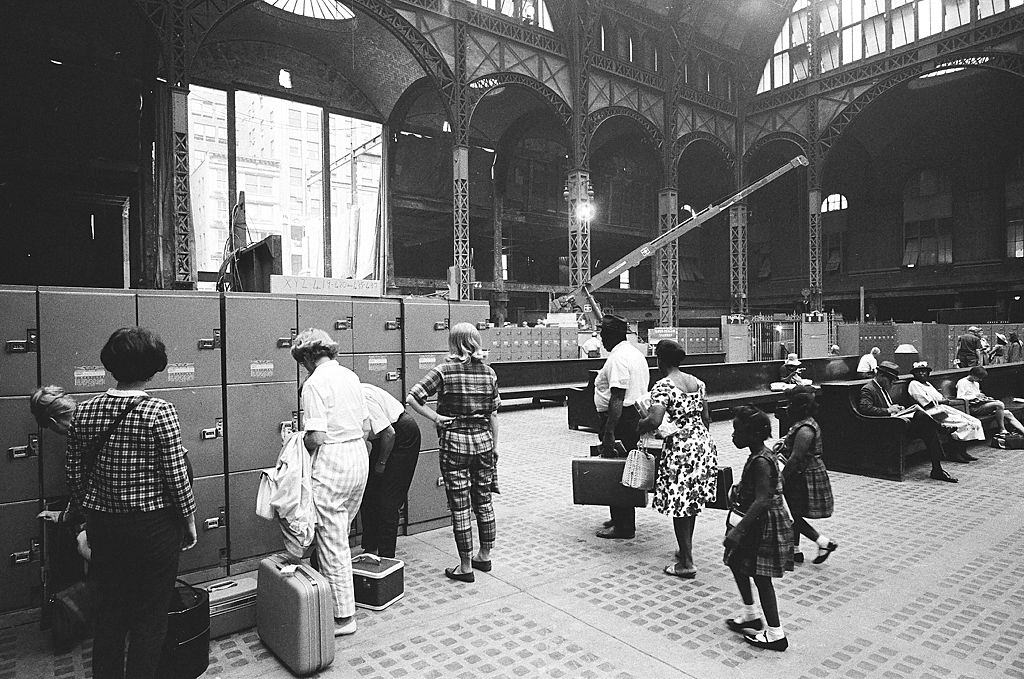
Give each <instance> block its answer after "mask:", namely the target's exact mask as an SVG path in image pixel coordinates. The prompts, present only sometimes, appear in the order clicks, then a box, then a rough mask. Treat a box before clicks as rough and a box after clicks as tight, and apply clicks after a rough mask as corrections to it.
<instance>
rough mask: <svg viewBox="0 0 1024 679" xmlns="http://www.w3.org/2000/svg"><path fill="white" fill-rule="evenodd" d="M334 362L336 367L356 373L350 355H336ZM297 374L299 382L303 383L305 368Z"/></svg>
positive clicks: (305, 375)
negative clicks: (336, 364)
mask: <svg viewBox="0 0 1024 679" xmlns="http://www.w3.org/2000/svg"><path fill="white" fill-rule="evenodd" d="M334 360H335V361H337V362H338V365H340V366H341V367H342V368H348V369H349V370H351V371H352V372H355V371H356V364H355V360H354V357H353V356H352V354H338V355H337V356H335V357H334ZM299 373H300V379H301V381H302V382H305V381H306V378H307V377H308V375H307V373H306V370H305V368H300V369H299Z"/></svg>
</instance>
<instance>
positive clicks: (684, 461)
mask: <svg viewBox="0 0 1024 679" xmlns="http://www.w3.org/2000/svg"><path fill="white" fill-rule="evenodd" d="M696 382H697V391H695V392H689V393H688V392H685V391H683V390H682V389H680V388H679V387H677V386H676V385H675V383H673V382H672V380H671V379H670V378H668V377H666V378H664V379H661V380H659V381H658V382H657V383H656V384H655V385H654V388H653V389H651V403H652V404H655V403H657V404H659V405H661V406H664V408H665V417H666V418H667V419H668V421H669V422H671V423H672V424H674V425H676V426H677V427H679V431H678V432H676V434H675V435H674V436H672V438H671V439H670V440H669V441H667V442H666V444H665V450H664V452H663V454H662V456H661V459H660V460H658V481H657V485H656V486H655V488H654V502H653V503H652V505H651V506H652V507H654V508H655V509H656V510H658V511H659V512H661V513H662V514H665V515H667V516H673V517H683V516H696V515H697V514H699V513H700V510H701V509H703V508H704V505H705V503H707V502H710V501H711V500H713V499H714V498H715V478H716V475H717V468H718V449H717V448H716V447H715V442H714V440H712V438H711V433H710V432H709V431H708V428H707V427H706V426H704V421H703V420H702V419H701V414H702V413H703V412H704V398H705V387H704V383H703V382H701V381H700V380H696Z"/></svg>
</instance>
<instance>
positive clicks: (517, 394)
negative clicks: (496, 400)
mask: <svg viewBox="0 0 1024 679" xmlns="http://www.w3.org/2000/svg"><path fill="white" fill-rule="evenodd" d="M653 360H654V359H649V361H653ZM602 365H604V359H603V358H577V359H550V360H536V361H495V362H494V363H491V364H490V366H491V368H492V369H493V370H494V374H495V375H496V376H497V377H498V393H499V394H500V395H501V398H502V400H509V399H516V398H530V399H533V400H534V401H535V402H536V401H539V400H549V401H559V402H561V401H563V400H565V397H566V396H567V395H568V394H569V392H570V391H572V390H573V389H577V388H583V387H585V386H586V385H587V380H588V379H589V377H590V372H591V371H597V370H598V369H600V367H601V366H602Z"/></svg>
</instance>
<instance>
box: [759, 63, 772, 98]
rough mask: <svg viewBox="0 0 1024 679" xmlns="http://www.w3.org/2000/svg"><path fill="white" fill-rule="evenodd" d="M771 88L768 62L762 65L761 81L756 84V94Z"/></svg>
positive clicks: (770, 69) (770, 72) (770, 64)
mask: <svg viewBox="0 0 1024 679" xmlns="http://www.w3.org/2000/svg"><path fill="white" fill-rule="evenodd" d="M771 87H772V62H771V61H769V62H768V63H767V64H765V65H764V71H762V72H761V81H760V82H759V83H757V93H758V94H761V93H762V92H767V91H768V90H770V89H771Z"/></svg>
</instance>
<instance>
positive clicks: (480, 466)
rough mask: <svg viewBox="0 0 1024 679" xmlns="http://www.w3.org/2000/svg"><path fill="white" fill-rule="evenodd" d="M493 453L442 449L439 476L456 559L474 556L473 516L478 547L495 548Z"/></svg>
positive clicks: (488, 451) (492, 451)
mask: <svg viewBox="0 0 1024 679" xmlns="http://www.w3.org/2000/svg"><path fill="white" fill-rule="evenodd" d="M494 461H495V454H494V449H493V448H492V449H491V450H486V451H483V452H478V453H465V452H455V451H451V450H445V449H443V448H442V449H441V452H440V463H441V476H442V477H443V478H444V489H445V493H446V494H447V495H448V506H449V507H450V508H451V512H452V530H453V531H454V533H455V545H456V547H457V548H458V550H459V556H462V557H466V556H471V555H472V554H473V519H472V517H471V516H470V508H472V511H473V514H476V524H477V530H478V531H479V532H480V544H482V545H484V546H486V547H491V546H493V545H494V537H495V526H494V507H493V506H492V505H491V483H492V482H493V479H494Z"/></svg>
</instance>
